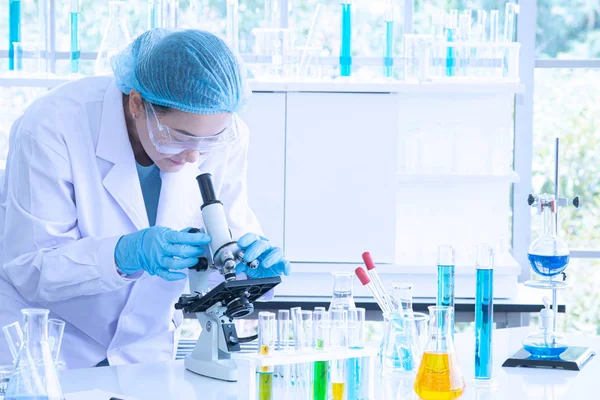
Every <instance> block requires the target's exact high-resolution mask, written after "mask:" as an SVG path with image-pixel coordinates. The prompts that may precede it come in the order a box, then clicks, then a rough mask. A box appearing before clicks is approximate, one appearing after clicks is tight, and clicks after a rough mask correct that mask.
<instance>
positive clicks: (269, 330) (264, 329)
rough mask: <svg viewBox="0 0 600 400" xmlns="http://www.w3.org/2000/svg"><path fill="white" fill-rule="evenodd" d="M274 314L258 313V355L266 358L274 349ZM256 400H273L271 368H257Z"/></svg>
mask: <svg viewBox="0 0 600 400" xmlns="http://www.w3.org/2000/svg"><path fill="white" fill-rule="evenodd" d="M274 346H275V314H274V313H272V312H266V311H261V312H259V313H258V354H260V355H261V356H268V355H269V354H271V352H272V351H273V350H274V349H275V347H274ZM257 372H258V373H257V377H258V399H259V400H273V367H271V366H262V367H258V371H257Z"/></svg>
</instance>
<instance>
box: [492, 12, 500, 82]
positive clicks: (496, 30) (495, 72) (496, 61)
mask: <svg viewBox="0 0 600 400" xmlns="http://www.w3.org/2000/svg"><path fill="white" fill-rule="evenodd" d="M498 15H499V14H498V10H492V11H490V50H491V61H492V68H491V75H492V76H493V77H499V76H501V74H502V56H501V53H500V51H499V50H498V47H497V46H496V43H498V42H499V41H500V27H499V25H498V24H499V22H498Z"/></svg>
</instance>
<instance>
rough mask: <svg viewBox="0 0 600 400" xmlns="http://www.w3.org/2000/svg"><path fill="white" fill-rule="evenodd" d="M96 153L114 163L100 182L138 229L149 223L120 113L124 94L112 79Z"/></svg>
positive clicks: (106, 97) (103, 108)
mask: <svg viewBox="0 0 600 400" xmlns="http://www.w3.org/2000/svg"><path fill="white" fill-rule="evenodd" d="M96 155H97V156H98V157H100V158H102V159H104V160H106V161H108V162H110V163H112V164H113V166H112V168H111V169H110V171H108V173H107V174H106V176H104V178H103V180H102V184H103V185H104V187H105V188H106V190H107V191H108V192H109V193H110V194H111V196H112V197H113V198H114V199H115V200H116V202H117V203H118V204H119V206H120V207H121V208H122V209H123V211H124V212H125V214H127V216H128V217H129V219H130V220H131V222H132V223H133V224H134V225H135V227H136V228H137V229H138V230H141V229H144V228H147V227H148V226H149V222H148V215H147V214H146V206H145V204H144V197H143V195H142V189H141V187H140V181H139V178H138V173H137V168H136V165H135V157H134V155H133V149H132V148H131V143H130V142H129V136H128V134H127V125H126V123H125V116H124V114H123V94H122V93H121V91H120V90H119V88H118V87H117V85H116V84H115V82H114V81H112V82H111V83H110V84H109V86H108V88H107V90H106V93H105V94H104V101H103V104H102V117H101V120H100V131H99V133H98V145H97V147H96Z"/></svg>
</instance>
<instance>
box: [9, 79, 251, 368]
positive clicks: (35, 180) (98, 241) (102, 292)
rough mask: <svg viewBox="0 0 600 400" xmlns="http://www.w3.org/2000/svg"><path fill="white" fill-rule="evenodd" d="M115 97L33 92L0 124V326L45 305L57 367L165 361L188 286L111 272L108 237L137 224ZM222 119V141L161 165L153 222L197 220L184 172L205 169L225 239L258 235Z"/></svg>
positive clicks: (88, 87)
mask: <svg viewBox="0 0 600 400" xmlns="http://www.w3.org/2000/svg"><path fill="white" fill-rule="evenodd" d="M121 96H122V94H121V92H120V91H119V89H118V88H117V86H116V85H115V83H114V81H113V79H112V77H93V78H85V79H81V80H78V81H75V82H70V83H67V84H65V85H62V86H60V87H58V88H56V89H54V90H52V91H51V92H49V93H48V94H46V95H45V96H43V97H41V98H40V99H38V100H36V101H35V102H34V103H33V104H32V105H31V106H30V107H29V108H28V109H27V111H26V112H25V114H24V115H23V116H22V117H21V118H20V119H19V120H17V121H16V122H15V124H14V125H13V127H12V131H11V136H10V151H9V156H8V161H7V166H6V171H5V175H4V182H3V184H2V185H0V228H1V229H0V261H1V263H0V326H2V325H5V324H7V323H10V322H13V321H15V320H21V314H20V309H22V308H24V307H43V308H48V309H49V310H50V311H51V317H55V318H60V319H63V320H65V321H66V322H67V326H66V332H65V337H64V342H63V346H62V350H61V358H63V359H64V360H65V361H66V363H67V366H68V367H69V368H80V367H90V366H94V365H95V364H97V363H98V362H100V361H102V360H104V359H105V358H108V360H109V362H110V364H114V365H118V364H125V363H135V362H150V361H158V360H166V359H171V358H172V357H173V354H174V345H175V343H174V342H175V338H174V336H175V335H174V334H175V328H176V327H178V326H179V325H180V324H181V321H182V315H181V312H180V311H176V312H175V310H174V307H173V304H174V303H175V302H176V301H177V299H178V298H179V296H180V295H181V294H183V293H186V292H187V290H188V289H187V286H188V285H187V280H184V281H177V282H167V281H164V280H162V279H161V278H158V277H154V276H150V275H148V274H146V273H144V274H142V275H141V277H139V278H138V279H136V280H130V279H125V278H123V277H121V276H120V275H119V274H118V273H117V270H116V267H115V262H114V249H115V245H116V243H117V241H118V239H119V237H120V236H121V235H123V234H127V233H131V232H135V231H138V230H140V229H144V228H147V227H148V226H149V225H148V218H147V215H146V210H145V206H144V200H143V196H142V192H141V188H140V183H139V178H138V174H137V170H136V164H135V159H134V155H133V151H132V148H131V145H130V142H129V138H128V135H127V130H126V125H125V119H124V116H123V106H122V97H121ZM234 121H235V123H236V125H237V129H238V131H239V140H237V141H236V142H235V143H234V144H233V145H231V146H228V147H227V148H223V149H221V150H218V151H216V152H214V153H212V154H211V155H210V156H209V157H208V159H206V160H205V161H204V162H202V163H200V165H192V164H187V165H186V166H185V167H184V168H183V169H182V170H181V171H179V172H177V173H162V172H161V178H162V187H161V192H160V200H159V204H158V212H157V217H156V225H161V226H167V227H170V228H172V229H177V230H180V229H183V228H186V227H190V226H195V227H201V226H202V219H201V213H200V205H201V203H202V199H201V196H200V191H199V189H198V185H197V183H196V179H195V178H196V176H197V175H198V174H200V173H202V172H210V173H212V175H213V184H214V186H215V191H216V192H217V193H218V196H219V198H220V199H221V200H222V201H223V204H224V206H225V210H226V213H227V217H228V222H229V227H230V229H231V231H232V233H233V235H234V237H239V236H240V235H242V234H244V233H246V232H260V227H259V225H258V222H257V220H256V218H255V216H254V215H253V213H252V212H251V210H250V209H249V207H248V203H247V193H246V155H247V147H248V130H247V127H246V126H245V125H244V124H243V123H242V122H241V120H239V118H237V117H236V118H235V120H234ZM213 278H214V279H220V276H219V275H218V273H216V275H215V276H213ZM0 343H2V344H0V364H8V363H9V362H10V361H11V360H10V354H9V352H8V348H7V347H6V345H5V344H4V341H3V340H1V341H0Z"/></svg>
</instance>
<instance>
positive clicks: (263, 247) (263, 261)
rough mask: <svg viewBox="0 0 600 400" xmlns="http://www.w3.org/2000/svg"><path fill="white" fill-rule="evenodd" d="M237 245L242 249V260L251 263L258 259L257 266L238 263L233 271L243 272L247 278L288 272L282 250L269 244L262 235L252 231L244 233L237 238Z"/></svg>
mask: <svg viewBox="0 0 600 400" xmlns="http://www.w3.org/2000/svg"><path fill="white" fill-rule="evenodd" d="M238 246H240V247H241V248H242V249H243V250H244V261H246V262H247V263H251V262H252V261H254V260H258V262H259V264H258V267H257V268H255V269H252V268H248V266H247V265H246V264H238V265H237V266H236V267H235V273H236V274H239V273H242V272H243V273H245V274H246V275H247V276H248V278H249V279H256V278H271V277H273V276H279V275H289V274H290V263H289V261H286V260H285V259H284V258H283V250H281V249H280V248H279V247H273V246H271V243H269V241H268V240H267V239H265V238H264V237H261V236H258V235H255V234H254V233H246V234H245V235H244V236H242V237H241V238H240V239H239V240H238Z"/></svg>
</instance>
